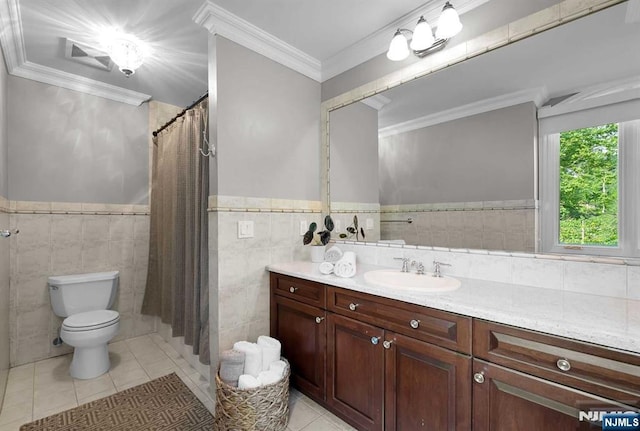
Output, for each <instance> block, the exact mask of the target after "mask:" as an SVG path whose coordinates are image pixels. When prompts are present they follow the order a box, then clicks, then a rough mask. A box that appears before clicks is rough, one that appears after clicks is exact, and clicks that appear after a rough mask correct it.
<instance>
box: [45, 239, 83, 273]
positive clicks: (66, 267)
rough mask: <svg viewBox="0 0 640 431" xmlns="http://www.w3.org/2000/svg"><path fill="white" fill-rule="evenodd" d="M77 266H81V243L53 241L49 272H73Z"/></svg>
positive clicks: (76, 269) (75, 271)
mask: <svg viewBox="0 0 640 431" xmlns="http://www.w3.org/2000/svg"><path fill="white" fill-rule="evenodd" d="M78 268H82V243H81V242H77V243H71V242H60V243H54V244H53V246H52V250H51V274H52V275H66V274H74V273H77V271H78Z"/></svg>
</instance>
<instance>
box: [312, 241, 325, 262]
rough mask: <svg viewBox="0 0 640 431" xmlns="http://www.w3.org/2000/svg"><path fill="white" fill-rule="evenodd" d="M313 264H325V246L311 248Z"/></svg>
mask: <svg viewBox="0 0 640 431" xmlns="http://www.w3.org/2000/svg"><path fill="white" fill-rule="evenodd" d="M311 262H313V263H322V262H324V245H312V246H311Z"/></svg>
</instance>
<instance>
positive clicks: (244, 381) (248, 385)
mask: <svg viewBox="0 0 640 431" xmlns="http://www.w3.org/2000/svg"><path fill="white" fill-rule="evenodd" d="M259 386H260V381H258V379H256V378H255V377H253V376H250V375H249V374H243V375H241V376H240V377H239V378H238V389H253V388H257V387H259Z"/></svg>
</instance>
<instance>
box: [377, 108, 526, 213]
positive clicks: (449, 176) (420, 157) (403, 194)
mask: <svg viewBox="0 0 640 431" xmlns="http://www.w3.org/2000/svg"><path fill="white" fill-rule="evenodd" d="M536 128H537V123H536V108H535V105H534V104H533V103H531V102H529V103H524V104H521V105H516V106H512V107H508V108H503V109H499V110H495V111H491V112H486V113H482V114H478V115H474V116H471V117H466V118H462V119H459V120H454V121H450V122H447V123H442V124H436V125H434V126H430V127H426V128H423V129H418V130H413V131H410V132H407V133H403V134H398V135H393V136H388V137H385V138H382V139H380V148H379V154H380V204H381V205H402V204H420V203H438V202H479V201H498V200H515V199H533V198H534V178H535V176H534V168H535V165H534V160H535V139H536ZM507 179H508V181H507Z"/></svg>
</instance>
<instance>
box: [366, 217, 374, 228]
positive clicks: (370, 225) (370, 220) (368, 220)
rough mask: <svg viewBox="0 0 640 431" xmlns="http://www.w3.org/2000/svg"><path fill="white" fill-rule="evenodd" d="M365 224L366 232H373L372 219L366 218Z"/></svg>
mask: <svg viewBox="0 0 640 431" xmlns="http://www.w3.org/2000/svg"><path fill="white" fill-rule="evenodd" d="M366 224H367V227H366V229H367V230H373V219H372V218H368V219H367V223H366Z"/></svg>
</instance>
